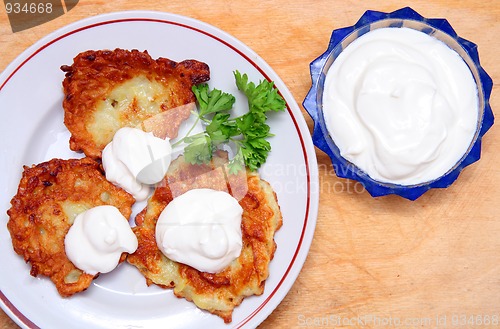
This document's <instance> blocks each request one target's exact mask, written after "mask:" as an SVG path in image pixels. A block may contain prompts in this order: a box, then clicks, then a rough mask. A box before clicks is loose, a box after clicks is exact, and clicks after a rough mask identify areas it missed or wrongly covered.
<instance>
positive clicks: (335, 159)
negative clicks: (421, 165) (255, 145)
mask: <svg viewBox="0 0 500 329" xmlns="http://www.w3.org/2000/svg"><path fill="white" fill-rule="evenodd" d="M384 27H408V28H412V29H415V30H418V31H421V32H424V33H426V34H428V35H432V36H434V37H436V38H437V39H439V40H441V41H443V42H444V43H445V44H447V45H448V46H449V47H450V48H452V49H454V50H455V51H456V52H457V53H458V54H459V55H460V56H461V57H462V58H463V59H464V61H465V62H466V63H467V65H468V66H469V68H470V70H471V72H472V75H473V77H474V79H475V82H476V84H477V87H478V96H479V111H480V112H479V114H478V123H477V130H476V134H475V136H474V138H473V140H472V142H471V145H470V146H469V148H468V150H467V152H465V154H464V155H463V157H462V158H461V159H460V160H459V161H458V162H457V163H456V164H455V166H454V167H452V168H451V169H450V170H449V171H448V172H447V173H446V174H444V175H443V176H441V177H439V178H437V179H435V180H432V181H429V182H425V183H421V184H416V185H398V184H390V183H383V182H378V181H376V180H374V179H372V178H371V177H369V176H368V175H367V174H366V173H365V172H363V171H362V170H361V169H359V168H358V167H356V166H355V165H354V164H352V163H351V162H349V161H348V160H346V159H345V158H343V157H342V156H341V155H340V151H339V149H338V147H337V146H336V145H335V143H334V142H333V140H332V138H331V137H330V135H329V133H328V130H327V128H326V126H325V121H324V118H323V111H322V97H323V87H324V82H325V75H326V73H327V71H328V69H329V68H330V66H331V65H332V63H333V61H334V60H335V59H336V58H337V57H338V55H339V54H340V53H341V52H342V50H343V49H344V48H345V47H347V46H348V45H349V44H350V43H351V42H352V41H354V40H355V39H356V38H358V37H360V36H361V35H363V34H365V33H367V32H369V31H371V30H374V29H378V28H384ZM310 70H311V79H312V87H311V89H310V90H309V93H308V94H307V96H306V97H305V99H304V102H303V106H304V108H305V109H306V111H307V112H308V113H309V115H310V116H311V118H312V119H313V121H314V131H313V142H314V145H316V146H317V147H318V148H319V149H321V150H322V151H324V152H325V153H327V154H328V155H329V156H330V158H331V160H332V164H333V167H334V169H335V173H336V174H337V176H339V177H343V178H349V179H353V180H356V181H359V182H361V183H362V184H363V186H364V187H365V189H366V190H367V191H368V192H369V193H370V194H371V195H372V196H373V197H377V196H382V195H388V194H396V195H399V196H401V197H404V198H406V199H409V200H415V199H417V198H418V197H420V196H421V195H422V194H424V193H425V192H426V191H428V190H429V189H431V188H446V187H448V186H450V185H451V184H452V183H453V182H454V181H455V180H456V179H457V177H458V175H459V174H460V172H461V171H462V169H463V168H465V167H466V166H468V165H470V164H471V163H474V162H476V161H477V160H479V158H480V154H481V138H482V136H483V135H484V134H485V133H486V132H487V131H488V129H490V127H491V126H492V125H493V121H494V117H493V112H492V111H491V107H490V104H489V98H490V94H491V89H492V87H493V81H492V80H491V78H490V76H489V75H488V74H487V73H486V72H485V71H484V69H483V68H482V67H481V65H480V64H479V55H478V52H477V46H476V44H474V43H472V42H470V41H467V40H465V39H462V38H460V37H459V36H458V35H457V33H456V32H455V31H454V30H453V28H452V27H451V25H450V24H449V23H448V21H447V20H445V19H436V18H433V19H428V18H424V17H422V16H421V15H419V14H418V13H417V12H416V11H414V10H413V9H411V8H409V7H406V8H402V9H400V10H397V11H394V12H391V13H383V12H378V11H371V10H369V11H366V12H365V13H364V14H363V16H361V18H360V19H359V21H358V22H357V23H356V24H355V25H354V26H349V27H345V28H341V29H337V30H334V31H333V33H332V35H331V38H330V43H329V45H328V49H327V50H326V51H325V52H324V53H323V54H322V55H321V56H319V57H318V58H316V59H315V60H314V61H313V62H311V65H310Z"/></svg>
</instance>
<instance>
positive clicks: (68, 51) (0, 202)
mask: <svg viewBox="0 0 500 329" xmlns="http://www.w3.org/2000/svg"><path fill="white" fill-rule="evenodd" d="M115 47H120V48H125V49H133V48H135V49H139V50H148V52H149V53H150V54H151V56H152V57H153V58H157V57H167V58H170V59H173V60H176V61H180V60H183V59H188V58H193V59H197V60H200V61H203V62H206V63H207V64H208V65H209V66H210V70H211V80H210V83H209V84H210V86H211V87H212V88H219V89H222V90H225V91H228V92H231V93H233V94H234V95H237V96H236V97H237V103H236V106H237V107H241V106H245V104H246V100H244V99H242V96H241V94H239V92H238V91H237V89H236V87H235V85H234V78H233V74H232V72H233V71H234V70H239V71H240V72H242V73H247V74H248V75H249V77H250V80H251V81H255V82H258V81H259V80H262V79H264V78H267V79H271V80H273V81H275V84H276V86H277V88H278V89H279V91H280V92H281V94H282V95H283V96H284V98H285V100H286V102H287V105H288V106H287V111H286V113H276V114H274V113H273V114H272V115H271V116H270V119H269V121H270V122H269V123H270V126H271V130H272V132H273V133H275V134H276V136H275V137H273V138H271V145H272V152H271V154H270V156H269V158H268V161H267V163H266V164H265V166H264V167H263V168H261V171H260V172H261V175H262V176H263V178H265V179H266V180H268V181H269V182H270V183H271V184H272V186H273V187H274V189H275V190H276V192H277V195H278V200H279V203H280V206H281V209H282V212H283V217H284V224H283V227H282V228H281V229H280V230H279V231H278V233H277V234H276V243H277V245H278V249H277V251H276V254H275V257H274V259H273V261H272V262H271V265H270V276H269V278H268V280H267V281H266V287H265V292H264V294H263V295H262V296H253V297H250V298H246V299H245V300H244V301H243V303H242V304H241V305H240V306H239V307H237V308H236V309H235V311H234V314H233V322H232V323H231V324H230V325H225V324H224V323H223V321H222V320H221V319H220V318H218V317H217V316H214V315H211V314H209V313H207V312H203V311H200V310H198V309H197V308H196V307H195V306H194V305H193V304H192V303H190V302H187V301H185V300H184V299H178V298H176V297H174V296H173V294H172V291H171V290H164V289H160V288H158V287H156V286H151V287H147V286H146V284H145V280H144V278H143V277H142V276H141V275H140V274H139V272H138V271H137V270H136V269H135V268H134V267H132V266H130V265H129V264H126V263H125V264H122V265H120V266H119V267H118V269H117V270H115V271H113V272H111V273H109V274H105V275H101V276H100V277H99V278H98V279H97V280H95V281H94V283H93V284H92V286H90V287H89V289H88V290H87V291H85V292H83V293H80V294H77V295H75V296H73V297H71V298H61V297H60V296H59V295H58V293H57V291H56V289H55V287H54V286H53V284H52V283H51V282H50V280H49V279H47V278H45V277H42V276H40V277H38V278H34V277H32V276H30V275H29V269H30V267H29V265H27V264H25V263H24V261H23V259H22V258H21V257H20V256H18V255H17V254H15V253H14V251H13V249H12V244H11V239H10V234H9V232H8V230H7V227H6V222H7V216H6V211H7V209H9V208H10V200H11V198H12V197H13V196H14V195H15V193H16V190H17V185H18V183H19V179H20V177H21V172H22V166H23V165H32V164H37V163H40V162H43V161H46V160H50V159H51V158H54V157H57V158H71V157H81V155H80V154H76V153H74V152H72V151H70V150H69V146H68V140H69V133H68V131H67V129H66V127H65V126H64V124H63V111H62V106H61V103H62V98H63V93H62V88H61V82H62V80H63V78H64V74H63V72H62V71H61V70H60V66H61V65H63V64H71V63H72V59H73V57H74V56H76V55H77V54H78V53H79V52H81V51H85V50H89V49H94V50H97V49H114V48H115ZM0 172H1V173H3V174H2V176H1V177H0V188H1V192H0V213H2V214H4V215H3V216H2V217H3V224H2V225H1V226H0V264H2V265H1V267H0V301H1V302H0V306H1V307H2V308H3V309H4V311H5V312H6V313H7V314H8V315H9V316H11V317H12V318H13V319H14V321H16V323H17V324H19V325H20V326H21V327H23V328H35V327H42V328H73V329H76V328H160V327H161V328H167V327H168V328H198V327H205V328H217V327H220V328H242V327H245V328H247V327H248V328H254V327H256V326H257V325H258V324H259V323H261V322H262V321H263V320H264V319H265V318H266V317H267V316H268V315H269V314H270V313H271V312H272V311H273V310H274V309H275V308H276V306H277V305H278V304H279V303H280V302H281V300H282V299H283V298H284V297H285V295H286V294H287V292H288V291H289V289H290V288H291V286H292V284H293V282H294V281H295V279H296V277H297V275H298V273H299V271H300V269H301V267H302V265H303V263H304V261H305V258H306V256H307V253H308V250H309V246H310V244H311V240H312V238H313V234H314V228H315V225H316V216H317V210H318V173H317V163H316V156H315V153H314V147H313V144H312V141H311V136H310V134H309V130H308V128H307V125H306V123H305V121H304V118H303V116H302V113H301V111H300V108H299V107H298V105H297V103H296V102H295V100H294V98H293V96H292V95H291V94H290V92H289V91H288V89H287V88H286V86H285V85H284V83H283V82H282V81H281V79H280V78H279V77H278V76H277V75H276V73H275V72H274V71H273V70H272V69H271V68H270V67H269V66H268V65H267V64H266V63H265V62H264V60H263V59H262V58H260V57H259V56H258V55H257V54H256V53H255V52H253V51H252V50H251V49H249V48H248V47H247V46H245V45H244V44H242V43H241V42H240V41H238V40H236V39H235V38H233V37H232V36H230V35H228V34H227V33H225V32H223V31H221V30H219V29H217V28H215V27H213V26H210V25H207V24H205V23H202V22H200V21H197V20H193V19H190V18H186V17H181V16H177V15H173V14H167V13H161V12H142V11H132V12H120V13H113V14H107V15H101V16H96V17H91V18H89V19H85V20H82V21H79V22H76V23H74V24H71V25H68V26H66V27H64V28H62V29H60V30H58V31H56V32H54V33H52V34H50V35H49V36H47V37H45V38H43V39H42V40H40V41H39V42H37V43H36V44H35V45H33V46H32V47H30V48H29V49H27V50H26V51H25V52H24V53H23V54H21V55H20V56H19V57H18V58H17V59H16V60H14V62H13V63H11V64H10V65H9V66H8V67H7V69H6V70H5V71H4V72H3V73H2V74H1V76H0Z"/></svg>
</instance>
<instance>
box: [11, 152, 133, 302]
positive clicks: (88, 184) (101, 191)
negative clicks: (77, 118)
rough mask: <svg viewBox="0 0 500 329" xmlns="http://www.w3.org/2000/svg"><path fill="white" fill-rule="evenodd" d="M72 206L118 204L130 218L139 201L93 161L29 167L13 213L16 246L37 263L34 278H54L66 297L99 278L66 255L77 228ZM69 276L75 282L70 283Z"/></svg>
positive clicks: (68, 161) (64, 162)
mask: <svg viewBox="0 0 500 329" xmlns="http://www.w3.org/2000/svg"><path fill="white" fill-rule="evenodd" d="M66 202H69V203H71V204H75V205H78V206H81V207H82V209H83V208H87V209H89V208H91V207H94V206H99V205H105V204H107V205H113V206H115V207H117V208H118V209H119V210H120V212H121V213H122V214H123V215H124V216H125V217H126V218H128V217H129V216H130V215H131V212H132V204H133V203H134V202H135V200H134V198H133V197H132V196H131V195H130V194H128V193H127V192H125V191H124V190H122V189H120V188H118V187H116V186H114V185H113V184H111V183H109V182H108V181H106V179H105V177H104V175H103V172H102V171H101V169H100V165H99V164H98V163H97V162H96V161H94V160H92V159H89V158H84V159H70V160H60V159H53V160H50V161H47V162H44V163H40V164H38V165H36V166H32V167H28V166H25V167H24V172H23V174H22V178H21V181H20V183H19V187H18V191H17V194H16V195H15V196H14V197H13V198H12V200H11V204H12V207H11V208H10V209H9V210H8V211H7V214H8V215H9V216H10V219H9V221H8V223H7V228H8V229H9V232H10V235H11V238H12V245H13V247H14V250H15V252H16V253H17V254H19V255H21V256H22V257H24V260H25V261H26V262H28V263H30V264H31V271H30V274H31V275H32V276H35V277H36V276H38V275H39V274H41V275H44V276H48V277H50V279H51V280H52V281H53V282H54V284H55V285H56V288H57V290H58V292H59V294H60V295H61V296H65V297H66V296H70V295H73V294H75V293H77V292H80V291H83V290H85V289H87V288H88V287H89V285H90V284H91V282H92V280H93V279H94V278H95V277H97V276H95V277H94V276H93V275H90V274H86V273H83V272H82V271H81V270H79V269H77V268H76V267H75V266H74V265H73V264H72V263H71V262H70V261H69V259H68V258H67V256H66V252H65V249H64V238H65V236H66V233H67V232H68V230H69V228H70V226H71V224H72V219H70V218H68V216H67V215H66V213H65V210H64V205H65V204H66ZM68 275H69V276H70V277H72V278H73V279H74V281H75V282H72V283H68V282H65V278H66V277H67V276H68ZM68 278H69V277H68Z"/></svg>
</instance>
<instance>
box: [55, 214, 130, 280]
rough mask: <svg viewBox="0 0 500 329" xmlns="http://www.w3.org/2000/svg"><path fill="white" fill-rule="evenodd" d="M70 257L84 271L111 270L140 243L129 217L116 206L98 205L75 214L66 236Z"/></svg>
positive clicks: (104, 271) (65, 240)
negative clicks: (131, 226) (123, 254)
mask: <svg viewBox="0 0 500 329" xmlns="http://www.w3.org/2000/svg"><path fill="white" fill-rule="evenodd" d="M64 246H65V251H66V255H67V256H68V259H69V260H70V261H71V262H72V263H73V264H74V265H75V266H76V267H77V268H79V269H81V270H82V271H84V272H86V273H88V274H91V275H96V274H97V273H108V272H111V271H112V270H113V269H114V268H115V267H116V266H117V265H118V263H119V261H120V257H121V255H122V253H124V252H127V253H133V252H134V251H135V250H136V249H137V246H138V241H137V237H136V236H135V234H134V233H133V232H132V229H131V228H130V225H129V223H128V220H127V219H126V218H125V217H124V216H123V215H122V214H121V213H120V211H119V210H118V209H117V208H116V207H113V206H108V205H104V206H97V207H94V208H91V209H89V210H86V211H84V212H83V213H80V214H79V215H78V216H76V218H75V221H74V222H73V225H72V226H71V227H70V229H69V231H68V233H67V234H66V237H65V239H64Z"/></svg>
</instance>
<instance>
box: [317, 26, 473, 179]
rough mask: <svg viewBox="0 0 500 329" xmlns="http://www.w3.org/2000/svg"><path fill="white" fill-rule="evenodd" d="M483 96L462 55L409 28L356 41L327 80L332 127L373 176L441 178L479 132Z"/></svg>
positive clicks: (349, 155)
mask: <svg viewBox="0 0 500 329" xmlns="http://www.w3.org/2000/svg"><path fill="white" fill-rule="evenodd" d="M478 104H479V101H478V91H477V86H476V84H475V82H474V78H473V76H472V73H471V72H470V70H469V68H468V66H467V65H466V63H465V62H464V60H463V59H462V58H461V57H460V56H459V55H458V53H457V52H455V51H454V50H452V49H451V48H449V47H448V46H447V45H446V44H444V43H443V42H441V41H439V40H438V39H436V38H434V37H431V36H429V35H427V34H425V33H423V32H420V31H417V30H413V29H410V28H380V29H376V30H373V31H370V32H368V33H366V34H364V35H362V36H361V37H359V38H358V39H356V40H355V41H353V42H352V43H351V44H349V45H348V46H347V47H346V48H345V49H344V50H343V51H342V52H341V53H340V54H339V56H338V57H337V59H336V60H335V61H334V62H333V63H332V66H331V67H330V69H329V70H328V72H327V74H326V77H325V88H324V93H323V113H324V118H325V124H326V127H327V129H328V132H329V133H330V135H331V137H332V139H333V141H334V142H335V144H336V145H337V147H338V148H339V150H340V153H341V155H342V156H343V157H344V158H346V159H347V160H349V161H350V162H351V163H353V164H355V165H356V166H357V167H359V168H360V169H361V170H363V171H364V172H366V173H367V174H368V175H369V176H370V177H371V178H373V179H375V180H377V181H381V182H389V183H395V184H401V185H413V184H419V183H423V182H428V181H431V180H433V179H436V178H439V177H440V176H442V175H443V174H445V173H446V172H447V171H448V170H450V169H451V168H452V167H453V166H454V165H455V164H456V163H457V162H458V161H459V160H460V159H461V158H462V156H463V155H464V154H465V152H466V151H467V149H468V148H469V146H470V144H471V141H472V139H473V137H474V135H475V132H476V129H477V119H478Z"/></svg>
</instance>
